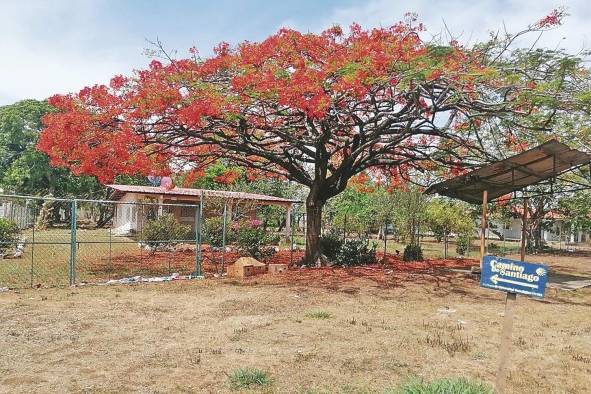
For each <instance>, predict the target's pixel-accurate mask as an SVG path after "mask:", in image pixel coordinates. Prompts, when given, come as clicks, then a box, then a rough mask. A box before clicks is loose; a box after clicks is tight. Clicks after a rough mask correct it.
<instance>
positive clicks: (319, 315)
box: [306, 311, 332, 320]
mask: <svg viewBox="0 0 591 394" xmlns="http://www.w3.org/2000/svg"><path fill="white" fill-rule="evenodd" d="M306 317H309V318H312V319H320V320H325V319H330V318H331V317H332V315H331V314H330V313H328V312H326V311H312V312H308V313H306Z"/></svg>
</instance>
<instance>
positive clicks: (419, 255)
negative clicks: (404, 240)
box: [402, 245, 423, 261]
mask: <svg viewBox="0 0 591 394" xmlns="http://www.w3.org/2000/svg"><path fill="white" fill-rule="evenodd" d="M402 259H403V260H404V261H423V249H422V248H421V246H420V245H407V246H406V248H404V254H403V255H402Z"/></svg>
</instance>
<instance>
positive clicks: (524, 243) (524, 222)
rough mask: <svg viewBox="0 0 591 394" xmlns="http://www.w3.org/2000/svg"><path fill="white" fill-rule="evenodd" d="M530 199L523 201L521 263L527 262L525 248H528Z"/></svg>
mask: <svg viewBox="0 0 591 394" xmlns="http://www.w3.org/2000/svg"><path fill="white" fill-rule="evenodd" d="M528 202H529V199H528V198H527V197H525V198H524V199H523V215H522V219H521V261H525V248H526V246H527V211H528Z"/></svg>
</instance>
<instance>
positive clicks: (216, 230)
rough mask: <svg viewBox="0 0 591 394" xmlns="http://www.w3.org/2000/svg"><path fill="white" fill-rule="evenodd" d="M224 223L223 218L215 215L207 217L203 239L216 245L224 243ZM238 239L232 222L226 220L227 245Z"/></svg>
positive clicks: (219, 245)
mask: <svg viewBox="0 0 591 394" xmlns="http://www.w3.org/2000/svg"><path fill="white" fill-rule="evenodd" d="M223 236H224V223H223V218H221V217H213V218H207V219H205V223H204V228H203V240H204V241H205V243H208V244H209V245H211V246H214V247H218V248H219V247H221V246H222V245H223ZM235 240H236V234H235V232H234V230H233V229H232V226H231V225H230V223H228V222H226V245H228V244H230V243H233V242H234V241H235Z"/></svg>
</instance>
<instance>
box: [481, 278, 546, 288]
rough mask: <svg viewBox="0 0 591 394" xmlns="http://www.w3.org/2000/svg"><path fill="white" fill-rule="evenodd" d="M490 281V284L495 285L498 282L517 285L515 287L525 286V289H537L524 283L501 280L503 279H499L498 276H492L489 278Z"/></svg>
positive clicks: (535, 286)
mask: <svg viewBox="0 0 591 394" xmlns="http://www.w3.org/2000/svg"><path fill="white" fill-rule="evenodd" d="M490 281H491V282H492V283H494V284H495V285H496V284H497V283H498V282H505V283H510V284H512V285H517V286H525V287H531V288H532V289H535V288H537V287H538V285H532V284H531V283H524V282H518V281H516V280H510V279H503V278H499V275H493V276H491V277H490Z"/></svg>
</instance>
